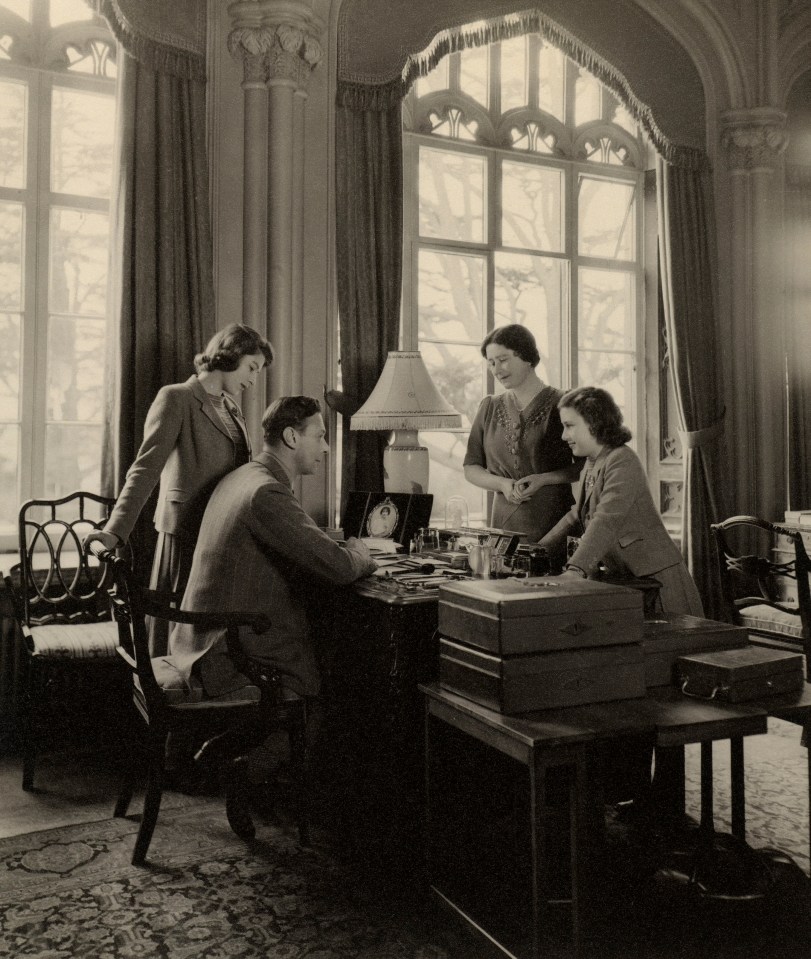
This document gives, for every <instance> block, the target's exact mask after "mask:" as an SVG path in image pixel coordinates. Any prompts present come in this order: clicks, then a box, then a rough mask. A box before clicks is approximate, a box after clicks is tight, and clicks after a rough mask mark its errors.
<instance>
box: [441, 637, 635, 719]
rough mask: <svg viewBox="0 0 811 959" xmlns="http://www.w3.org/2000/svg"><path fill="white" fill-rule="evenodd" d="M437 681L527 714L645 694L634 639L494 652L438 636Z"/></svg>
mask: <svg viewBox="0 0 811 959" xmlns="http://www.w3.org/2000/svg"><path fill="white" fill-rule="evenodd" d="M439 681H440V684H441V685H442V686H444V687H445V688H446V689H450V690H451V691H452V692H455V693H458V694H459V695H460V696H464V697H465V698H466V699H472V700H473V701H474V702H477V703H481V705H482V706H487V707H488V708H489V709H494V710H496V711H497V712H501V713H507V714H511V713H526V712H532V711H534V710H536V709H555V708H558V707H562V706H580V705H583V704H584V703H600V702H608V701H610V700H617V699H635V698H637V697H639V696H644V695H645V663H644V658H643V654H642V647H641V644H639V643H628V644H624V645H621V646H598V647H593V648H590V649H569V650H565V651H557V652H552V653H530V654H528V655H525V656H497V655H494V654H492V653H486V652H484V651H483V650H481V649H476V648H474V647H471V646H467V645H466V644H464V643H457V642H454V641H453V640H451V639H444V638H440V640H439Z"/></svg>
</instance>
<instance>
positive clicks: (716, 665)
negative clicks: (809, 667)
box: [677, 646, 805, 703]
mask: <svg viewBox="0 0 811 959" xmlns="http://www.w3.org/2000/svg"><path fill="white" fill-rule="evenodd" d="M677 668H678V675H679V683H680V684H681V687H682V692H684V693H686V694H687V695H689V696H698V697H700V698H701V699H716V700H720V701H722V702H728V703H740V702H745V701H746V700H748V699H762V698H763V697H765V696H774V695H776V694H777V693H786V692H791V691H793V690H795V689H800V688H802V685H803V683H804V681H805V677H804V672H803V670H804V657H803V655H802V654H801V653H789V652H783V651H782V650H779V649H765V648H764V647H762V646H747V647H746V648H744V649H723V650H718V651H716V652H713V653H696V654H695V655H692V656H682V657H680V658H679V661H678V667H677Z"/></svg>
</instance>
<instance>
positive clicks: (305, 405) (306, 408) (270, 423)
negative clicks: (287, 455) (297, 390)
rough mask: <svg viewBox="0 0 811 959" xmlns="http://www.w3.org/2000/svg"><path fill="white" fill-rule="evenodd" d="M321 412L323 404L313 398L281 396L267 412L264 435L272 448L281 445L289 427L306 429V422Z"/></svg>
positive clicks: (263, 427)
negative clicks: (283, 434)
mask: <svg viewBox="0 0 811 959" xmlns="http://www.w3.org/2000/svg"><path fill="white" fill-rule="evenodd" d="M320 412H321V404H320V403H319V402H318V400H316V399H314V398H313V397H312V396H280V397H279V399H278V400H274V401H273V402H272V403H271V404H270V406H269V407H268V408H267V409H266V410H265V415H264V416H263V417H262V433H263V435H264V438H265V442H266V443H268V444H269V445H270V446H273V445H274V444H276V443H279V442H280V441H281V438H282V433H284V431H285V430H286V429H287V427H288V426H292V427H293V429H294V430H301V429H303V428H304V422H305V420H308V419H309V418H310V417H311V416H315V415H316V413H320Z"/></svg>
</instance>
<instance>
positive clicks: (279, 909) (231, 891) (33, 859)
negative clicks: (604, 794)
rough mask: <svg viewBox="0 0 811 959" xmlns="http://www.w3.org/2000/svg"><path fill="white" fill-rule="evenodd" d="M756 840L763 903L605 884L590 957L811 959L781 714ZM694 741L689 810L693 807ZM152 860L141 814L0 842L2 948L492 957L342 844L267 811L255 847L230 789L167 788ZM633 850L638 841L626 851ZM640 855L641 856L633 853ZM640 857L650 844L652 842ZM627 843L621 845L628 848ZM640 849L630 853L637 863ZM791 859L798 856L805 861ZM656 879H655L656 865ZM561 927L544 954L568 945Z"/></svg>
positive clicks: (66, 956)
mask: <svg viewBox="0 0 811 959" xmlns="http://www.w3.org/2000/svg"><path fill="white" fill-rule="evenodd" d="M746 751H747V752H746V756H747V763H746V764H747V821H748V834H747V835H748V839H749V842H750V843H751V845H752V846H753V847H755V848H761V847H769V846H774V847H778V848H780V849H782V850H784V851H786V852H787V853H789V854H790V856H791V857H793V859H794V862H793V863H792V861H791V860H790V859H787V858H785V857H781V856H770V855H768V854H762V856H761V858H762V860H763V861H764V862H766V863H767V864H768V868H769V869H770V870H771V871H772V875H773V878H774V885H773V888H772V889H771V891H770V893H769V895H768V896H767V897H766V898H765V899H762V900H760V901H758V902H754V903H746V902H744V903H741V902H734V903H729V902H723V901H718V900H706V899H704V900H702V899H700V898H697V897H696V896H695V895H690V894H689V893H688V891H687V890H686V888H685V886H684V885H683V884H682V885H679V883H678V882H669V881H666V882H664V883H661V882H658V883H657V882H646V883H639V882H638V881H636V882H635V883H632V884H630V885H629V887H628V888H627V889H625V890H624V891H623V893H622V894H620V890H619V888H618V887H617V886H612V885H611V884H605V885H604V886H603V887H601V888H600V889H599V890H597V895H598V898H599V901H600V903H601V908H602V909H603V915H602V916H601V918H600V919H599V920H598V921H597V922H595V923H594V924H593V926H592V927H591V928H590V929H589V930H588V931H587V933H586V937H585V938H586V941H585V949H584V955H585V956H587V957H590V959H704V957H708V956H712V957H713V959H749V957H753V959H754V957H758V959H808V956H810V955H811V882H809V880H808V879H807V878H806V876H805V875H803V873H802V872H801V869H800V868H798V867H801V868H802V869H805V870H807V869H808V819H807V815H808V813H807V808H808V807H807V776H806V767H805V761H806V759H805V750H804V749H802V748H800V746H799V730H798V729H797V727H791V726H788V725H787V724H776V725H774V726H773V728H772V730H771V734H770V735H769V736H760V737H753V738H752V739H751V740H748V741H747V744H746ZM697 759H698V756H697V750H693V751H692V752H691V751H688V760H687V769H686V772H687V797H688V812H690V813H692V814H693V815H696V814H697V811H698V810H697V800H698V762H697ZM726 764H727V751H726V750H725V748H724V746H722V745H720V744H719V745H717V746H716V750H715V772H716V776H715V780H716V791H715V799H716V803H715V808H716V827H717V828H718V829H719V830H724V829H727V828H728V823H727V818H726V812H727V809H728V775H727V768H726ZM167 798H169V799H170V800H171V802H170V805H171V806H172V808H165V809H164V810H162V812H161V816H160V819H159V821H158V826H157V829H156V832H155V837H154V839H153V843H152V846H151V848H150V853H149V860H150V863H151V865H150V866H149V867H148V868H146V869H137V868H135V867H133V866H132V865H130V856H131V854H132V849H133V845H134V841H135V833H136V831H137V827H138V822H137V818H135V817H133V818H128V819H123V820H103V821H100V822H92V823H85V824H82V825H73V826H66V827H62V828H59V829H51V830H45V831H42V832H35V833H29V834H26V835H21V836H17V837H11V838H7V839H2V840H0V957H6V956H8V957H12V956H14V957H17V956H36V957H38V959H136V957H138V959H152V957H155V959H195V957H203V956H205V957H210V959H254V957H255V959H259V957H262V959H491V957H492V956H493V955H494V951H493V949H492V947H491V946H487V945H486V943H485V942H484V941H483V940H481V939H480V938H478V937H475V936H474V934H472V933H471V932H469V931H467V930H464V929H461V928H460V927H459V926H457V925H456V924H454V923H451V922H449V921H448V917H447V915H445V914H444V913H439V912H437V911H435V910H430V909H428V908H426V907H425V906H424V905H422V904H421V903H418V902H417V903H415V902H414V901H413V900H412V901H410V902H396V903H392V902H390V901H389V898H388V897H387V894H386V892H385V891H383V890H382V889H381V888H380V887H379V886H377V887H376V886H375V884H374V883H370V882H369V881H368V878H366V877H365V876H364V875H363V874H362V873H359V872H358V871H357V870H356V869H353V867H351V866H350V865H349V864H347V863H346V862H345V861H344V860H343V859H342V858H340V857H339V856H337V855H335V852H334V849H333V847H332V846H331V845H330V843H329V842H327V841H326V839H325V836H324V834H323V833H321V831H320V830H316V831H315V837H314V844H313V846H312V847H311V848H309V849H303V848H301V847H300V846H299V845H298V842H297V841H296V839H297V834H296V830H295V829H294V828H293V827H292V826H291V825H290V824H289V823H287V822H281V823H279V822H278V821H270V822H258V823H257V825H258V836H257V841H256V842H255V843H254V844H253V845H252V846H251V847H250V848H249V847H246V846H245V845H244V844H243V843H242V842H241V841H240V840H238V839H237V838H236V837H235V836H234V835H233V834H232V833H231V831H230V830H229V828H228V825H227V823H226V820H225V815H224V810H223V804H222V800H221V799H218V798H211V797H205V796H197V797H183V796H180V795H179V794H173V795H171V796H170V797H167ZM632 851H634V850H632ZM634 852H636V853H639V849H637V850H635V851H634ZM642 853H643V859H644V857H645V855H646V854H648V853H649V850H646V849H643V850H642ZM623 854H624V853H623ZM629 861H630V859H629ZM795 863H796V865H795ZM660 878H661V877H660ZM566 940H567V936H566V934H565V929H563V930H562V931H561V934H560V935H559V936H558V935H557V934H556V935H555V938H554V940H553V943H552V945H551V948H550V949H548V950H545V952H544V955H545V956H550V957H557V956H558V955H560V956H562V955H566V954H567V953H566V949H565V944H566Z"/></svg>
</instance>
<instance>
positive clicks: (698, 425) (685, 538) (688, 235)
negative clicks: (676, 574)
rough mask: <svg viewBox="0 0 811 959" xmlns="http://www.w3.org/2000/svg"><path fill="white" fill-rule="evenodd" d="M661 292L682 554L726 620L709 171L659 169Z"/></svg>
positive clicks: (710, 612)
mask: <svg viewBox="0 0 811 959" xmlns="http://www.w3.org/2000/svg"><path fill="white" fill-rule="evenodd" d="M656 192H657V202H658V212H659V263H660V270H661V284H662V294H663V301H664V310H665V323H666V327H667V340H668V347H669V352H670V362H671V369H672V371H673V380H674V384H675V392H676V402H677V404H678V408H679V419H680V421H681V424H682V434H681V435H682V445H683V448H684V478H685V479H684V497H683V512H682V552H683V554H684V556H685V559H686V560H687V564H688V566H689V568H690V572H691V573H692V574H693V578H694V579H695V581H696V585H697V586H698V589H699V592H700V593H701V598H702V599H703V601H704V609H705V613H706V615H707V616H708V617H710V618H712V619H723V618H724V616H723V606H722V603H721V592H720V579H719V572H718V568H717V564H716V560H715V546H714V543H713V540H712V537H711V534H710V523H713V522H716V521H717V520H718V519H723V518H724V517H725V516H726V515H727V511H726V508H725V504H724V502H723V491H724V488H725V481H724V469H725V465H724V457H723V431H724V407H723V399H722V397H723V384H722V382H721V377H720V376H719V369H720V364H719V353H718V342H717V326H716V320H715V303H716V290H715V285H714V276H715V271H714V270H713V263H714V255H713V249H712V238H713V237H714V236H715V224H714V222H713V215H712V205H711V201H710V197H711V196H712V193H711V187H710V184H709V177H708V169H707V167H706V166H701V167H699V168H695V169H694V168H688V167H677V166H673V165H672V164H670V163H668V162H667V161H666V160H664V159H662V158H661V157H659V158H657V164H656Z"/></svg>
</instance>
